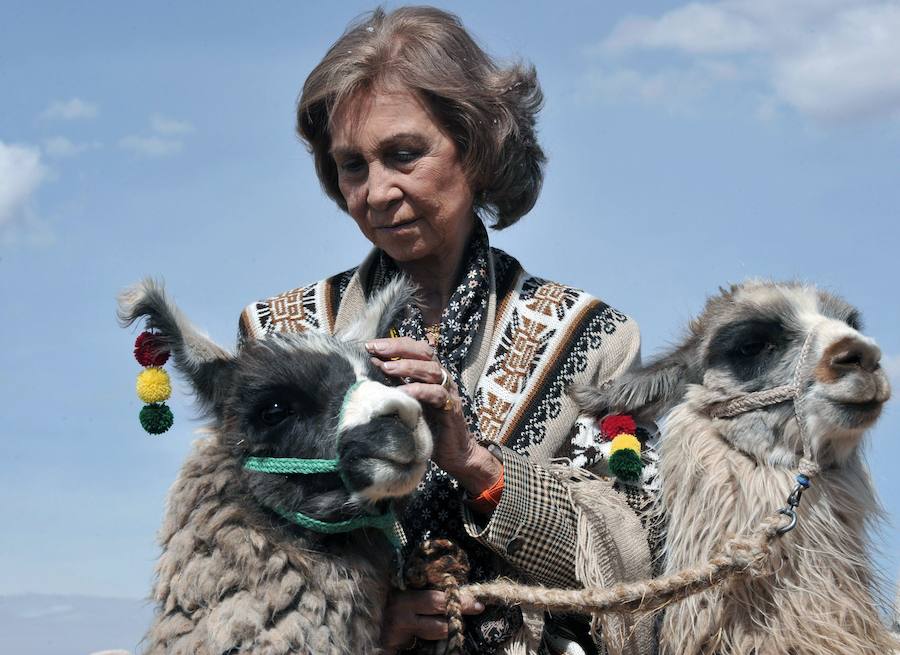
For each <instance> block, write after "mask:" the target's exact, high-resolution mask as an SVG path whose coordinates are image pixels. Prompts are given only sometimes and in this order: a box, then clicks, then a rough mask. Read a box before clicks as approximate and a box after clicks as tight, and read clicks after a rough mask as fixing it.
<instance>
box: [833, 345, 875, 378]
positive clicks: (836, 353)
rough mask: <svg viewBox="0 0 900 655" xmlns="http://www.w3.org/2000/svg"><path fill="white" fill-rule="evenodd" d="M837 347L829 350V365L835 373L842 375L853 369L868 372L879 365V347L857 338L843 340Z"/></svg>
mask: <svg viewBox="0 0 900 655" xmlns="http://www.w3.org/2000/svg"><path fill="white" fill-rule="evenodd" d="M835 345H839V346H840V347H839V348H836V349H834V350H833V351H831V353H830V354H831V359H830V361H829V363H828V364H829V367H830V368H831V370H832V371H834V372H835V373H836V374H837V375H839V376H843V375H847V374H848V373H852V372H854V371H858V370H863V371H866V372H868V373H871V372H873V371H876V370H878V367H879V366H880V365H881V349H880V348H879V347H878V346H876V345H874V344H870V343H866V342H865V341H860V340H859V339H852V340H849V339H848V340H843V341H841V342H840V344H835Z"/></svg>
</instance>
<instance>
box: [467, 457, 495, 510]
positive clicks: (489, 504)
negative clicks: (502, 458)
mask: <svg viewBox="0 0 900 655" xmlns="http://www.w3.org/2000/svg"><path fill="white" fill-rule="evenodd" d="M502 495H503V466H502V465H501V467H500V477H499V478H497V481H496V482H494V484H492V485H491V486H490V487H488V488H487V489H485V490H484V491H482V492H481V493H480V494H478V496H476V497H475V498H472V499H471V500H470V501H469V506H470V507H471V508H472V509H474V510H475V511H476V512H478V513H480V514H490V513H491V512H493V511H494V510H495V509H496V508H497V505H499V504H500V497H501V496H502Z"/></svg>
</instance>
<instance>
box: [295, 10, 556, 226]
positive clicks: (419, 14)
mask: <svg viewBox="0 0 900 655" xmlns="http://www.w3.org/2000/svg"><path fill="white" fill-rule="evenodd" d="M379 83H388V84H399V85H401V86H402V87H404V88H407V89H410V90H411V91H413V92H416V93H418V94H419V95H420V96H421V97H422V98H423V99H424V100H425V101H426V102H427V104H428V106H429V107H430V109H431V111H432V112H433V113H434V114H435V116H436V117H437V118H438V120H439V121H441V123H442V126H443V127H444V128H445V129H446V130H447V131H448V132H449V133H450V134H451V135H452V136H453V139H454V141H455V142H456V145H457V147H458V148H459V153H460V158H461V161H462V165H463V169H464V170H465V171H466V173H467V175H468V177H469V181H470V183H471V184H472V188H473V191H474V192H475V204H476V209H479V210H482V211H484V212H486V213H487V214H489V215H492V216H493V217H494V218H495V222H494V227H495V228H496V229H502V228H505V227H508V226H510V225H512V224H513V223H515V222H516V221H517V220H519V218H521V217H522V216H524V215H525V214H527V213H528V212H529V211H530V210H531V208H532V207H534V203H535V201H536V200H537V197H538V194H539V193H540V190H541V184H542V182H543V178H544V172H543V166H544V162H545V161H546V158H545V156H544V151H543V150H542V149H541V147H540V145H538V142H537V139H536V138H535V117H536V115H537V112H538V111H539V110H540V108H541V105H542V103H543V93H542V92H541V87H540V85H539V84H538V81H537V74H536V73H535V70H534V67H533V66H530V65H525V64H523V63H520V62H517V63H513V64H511V65H509V66H508V67H505V68H504V67H501V66H499V65H497V63H496V62H495V61H494V60H493V59H492V58H491V57H490V56H488V55H487V53H485V52H484V50H482V49H481V48H480V47H479V46H478V44H476V43H475V41H474V40H473V39H472V37H471V36H470V35H469V33H468V32H467V31H466V29H465V28H464V27H463V25H462V23H461V22H460V20H459V18H457V17H456V16H454V15H453V14H450V13H447V12H445V11H441V10H440V9H435V8H433V7H401V8H399V9H396V10H394V11H392V12H391V13H385V12H384V10H383V9H381V8H378V9H376V10H374V11H373V12H371V13H369V14H366V15H363V16H362V17H360V18H358V19H357V20H355V21H354V22H353V23H351V24H350V26H349V27H348V28H347V30H346V31H345V32H344V34H343V35H342V36H341V37H340V38H339V39H338V40H337V41H336V42H335V43H334V45H332V46H331V48H330V49H329V50H328V52H327V53H326V55H325V57H324V58H323V59H322V61H321V62H319V65H318V66H316V67H315V68H314V69H313V71H312V72H311V73H310V74H309V77H308V78H306V83H305V84H304V85H303V91H302V92H301V94H300V99H299V101H298V103H297V132H298V133H299V134H300V137H301V138H302V139H303V140H304V141H305V142H306V144H307V145H308V146H309V149H310V152H312V154H313V157H314V159H315V162H316V172H317V173H318V175H319V180H320V181H321V183H322V187H323V188H324V190H325V193H327V194H328V195H329V196H330V197H331V198H332V199H333V200H334V201H335V202H336V203H337V204H338V205H339V206H340V207H341V208H342V209H343V210H344V211H346V210H347V203H346V202H345V200H344V197H343V195H342V194H341V192H340V189H339V188H338V176H337V167H336V166H335V163H334V160H333V159H332V157H331V154H330V153H329V148H330V147H331V135H330V129H329V127H330V120H331V117H332V116H333V115H334V113H335V111H336V110H337V108H338V107H339V106H340V105H341V103H342V102H344V101H346V100H347V99H349V98H351V97H352V96H353V95H354V94H356V93H357V92H358V91H366V90H371V89H373V88H375V86H376V85H377V84H379Z"/></svg>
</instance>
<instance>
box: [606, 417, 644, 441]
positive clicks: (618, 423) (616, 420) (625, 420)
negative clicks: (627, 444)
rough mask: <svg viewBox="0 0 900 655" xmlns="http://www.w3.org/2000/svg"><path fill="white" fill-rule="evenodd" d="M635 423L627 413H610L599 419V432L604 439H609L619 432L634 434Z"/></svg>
mask: <svg viewBox="0 0 900 655" xmlns="http://www.w3.org/2000/svg"><path fill="white" fill-rule="evenodd" d="M636 429H637V425H636V424H635V422H634V419H633V418H631V417H630V416H629V415H628V414H610V415H609V416H607V417H606V418H604V419H603V420H602V421H600V432H601V433H602V434H603V438H604V439H605V440H606V441H610V440H612V439H614V438H616V437H617V436H619V435H620V434H634V432H635V430H636Z"/></svg>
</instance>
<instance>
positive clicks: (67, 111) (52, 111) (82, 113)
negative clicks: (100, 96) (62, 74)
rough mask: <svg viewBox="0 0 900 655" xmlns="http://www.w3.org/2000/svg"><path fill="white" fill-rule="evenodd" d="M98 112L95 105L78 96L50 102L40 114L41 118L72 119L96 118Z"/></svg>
mask: <svg viewBox="0 0 900 655" xmlns="http://www.w3.org/2000/svg"><path fill="white" fill-rule="evenodd" d="M99 113H100V111H99V108H98V107H97V105H95V104H93V103H90V102H85V101H84V100H81V99H80V98H72V99H70V100H57V101H55V102H52V103H50V106H49V107H47V109H45V110H44V112H43V113H42V114H41V118H45V119H48V120H64V121H72V120H77V119H80V118H96V117H97V114H99Z"/></svg>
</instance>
